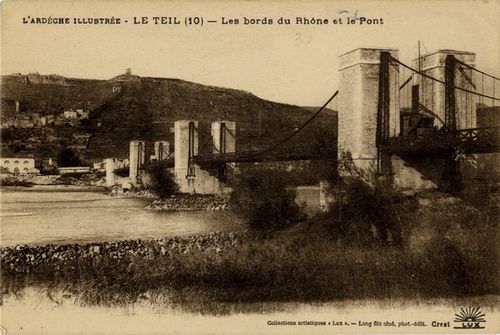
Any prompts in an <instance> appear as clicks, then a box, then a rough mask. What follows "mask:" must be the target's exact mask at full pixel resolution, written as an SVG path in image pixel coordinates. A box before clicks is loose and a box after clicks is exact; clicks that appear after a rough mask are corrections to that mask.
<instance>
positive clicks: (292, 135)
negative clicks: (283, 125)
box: [254, 90, 339, 156]
mask: <svg viewBox="0 0 500 335" xmlns="http://www.w3.org/2000/svg"><path fill="white" fill-rule="evenodd" d="M337 94H339V91H338V90H337V91H336V92H335V93H334V94H333V95H332V96H331V97H330V99H328V100H327V101H326V102H325V103H324V104H323V106H321V108H320V109H318V111H317V112H316V113H314V115H313V116H311V117H310V118H309V120H307V121H306V122H305V123H304V124H303V125H302V126H300V127H299V128H297V130H295V131H294V132H293V133H291V134H290V135H288V136H287V137H285V138H284V139H282V140H281V141H279V142H278V143H276V144H274V145H272V146H270V147H269V148H267V149H265V150H263V151H261V152H258V153H256V154H255V155H254V156H260V155H263V154H265V153H268V152H269V151H271V150H273V149H275V148H277V147H279V146H280V145H282V144H283V143H285V142H287V141H288V140H290V139H291V138H292V137H294V136H295V135H297V133H299V132H300V131H301V130H302V129H304V128H305V127H306V126H307V125H308V124H309V123H311V122H312V120H314V118H316V116H318V115H319V113H321V111H323V109H325V108H326V106H328V104H329V103H330V102H331V101H332V100H333V99H334V98H335V97H336V96H337Z"/></svg>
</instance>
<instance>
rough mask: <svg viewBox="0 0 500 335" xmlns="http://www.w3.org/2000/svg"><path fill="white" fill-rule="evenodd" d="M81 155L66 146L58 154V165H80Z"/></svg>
mask: <svg viewBox="0 0 500 335" xmlns="http://www.w3.org/2000/svg"><path fill="white" fill-rule="evenodd" d="M80 164H81V160H80V157H78V155H77V154H76V153H75V152H74V151H73V149H70V148H64V149H62V150H61V151H59V153H58V154H57V165H58V166H59V167H68V166H80Z"/></svg>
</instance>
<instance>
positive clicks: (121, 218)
mask: <svg viewBox="0 0 500 335" xmlns="http://www.w3.org/2000/svg"><path fill="white" fill-rule="evenodd" d="M147 202H148V200H146V199H137V198H117V197H111V196H108V195H106V194H103V193H98V192H82V191H74V192H61V191H51V192H47V191H36V190H35V191H30V190H26V191H19V190H2V193H1V201H0V204H1V207H0V220H1V242H2V246H13V245H18V244H31V245H35V244H48V243H54V244H61V243H78V242H101V241H115V240H125V239H156V238H163V237H168V236H175V235H191V234H200V233H208V232H214V231H238V230H242V229H243V228H244V227H243V224H242V221H241V220H240V219H239V218H238V217H237V216H236V215H235V214H234V213H232V212H230V211H186V212H156V211H152V210H147V209H144V207H145V205H146V204H147Z"/></svg>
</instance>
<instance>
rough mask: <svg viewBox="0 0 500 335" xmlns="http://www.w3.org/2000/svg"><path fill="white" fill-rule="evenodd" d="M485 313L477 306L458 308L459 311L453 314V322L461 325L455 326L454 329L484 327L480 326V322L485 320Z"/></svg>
mask: <svg viewBox="0 0 500 335" xmlns="http://www.w3.org/2000/svg"><path fill="white" fill-rule="evenodd" d="M484 316H485V314H484V313H483V312H481V310H480V309H479V307H467V308H460V312H459V313H457V314H455V320H454V322H459V323H461V327H455V328H456V329H471V328H476V329H482V328H484V327H481V326H480V323H481V322H486V320H485V319H484Z"/></svg>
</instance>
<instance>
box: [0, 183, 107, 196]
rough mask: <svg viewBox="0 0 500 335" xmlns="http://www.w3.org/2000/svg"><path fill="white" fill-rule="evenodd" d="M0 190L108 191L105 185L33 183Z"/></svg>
mask: <svg viewBox="0 0 500 335" xmlns="http://www.w3.org/2000/svg"><path fill="white" fill-rule="evenodd" d="M0 192H99V193H106V194H107V193H108V189H107V188H106V187H103V186H90V185H31V186H0Z"/></svg>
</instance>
